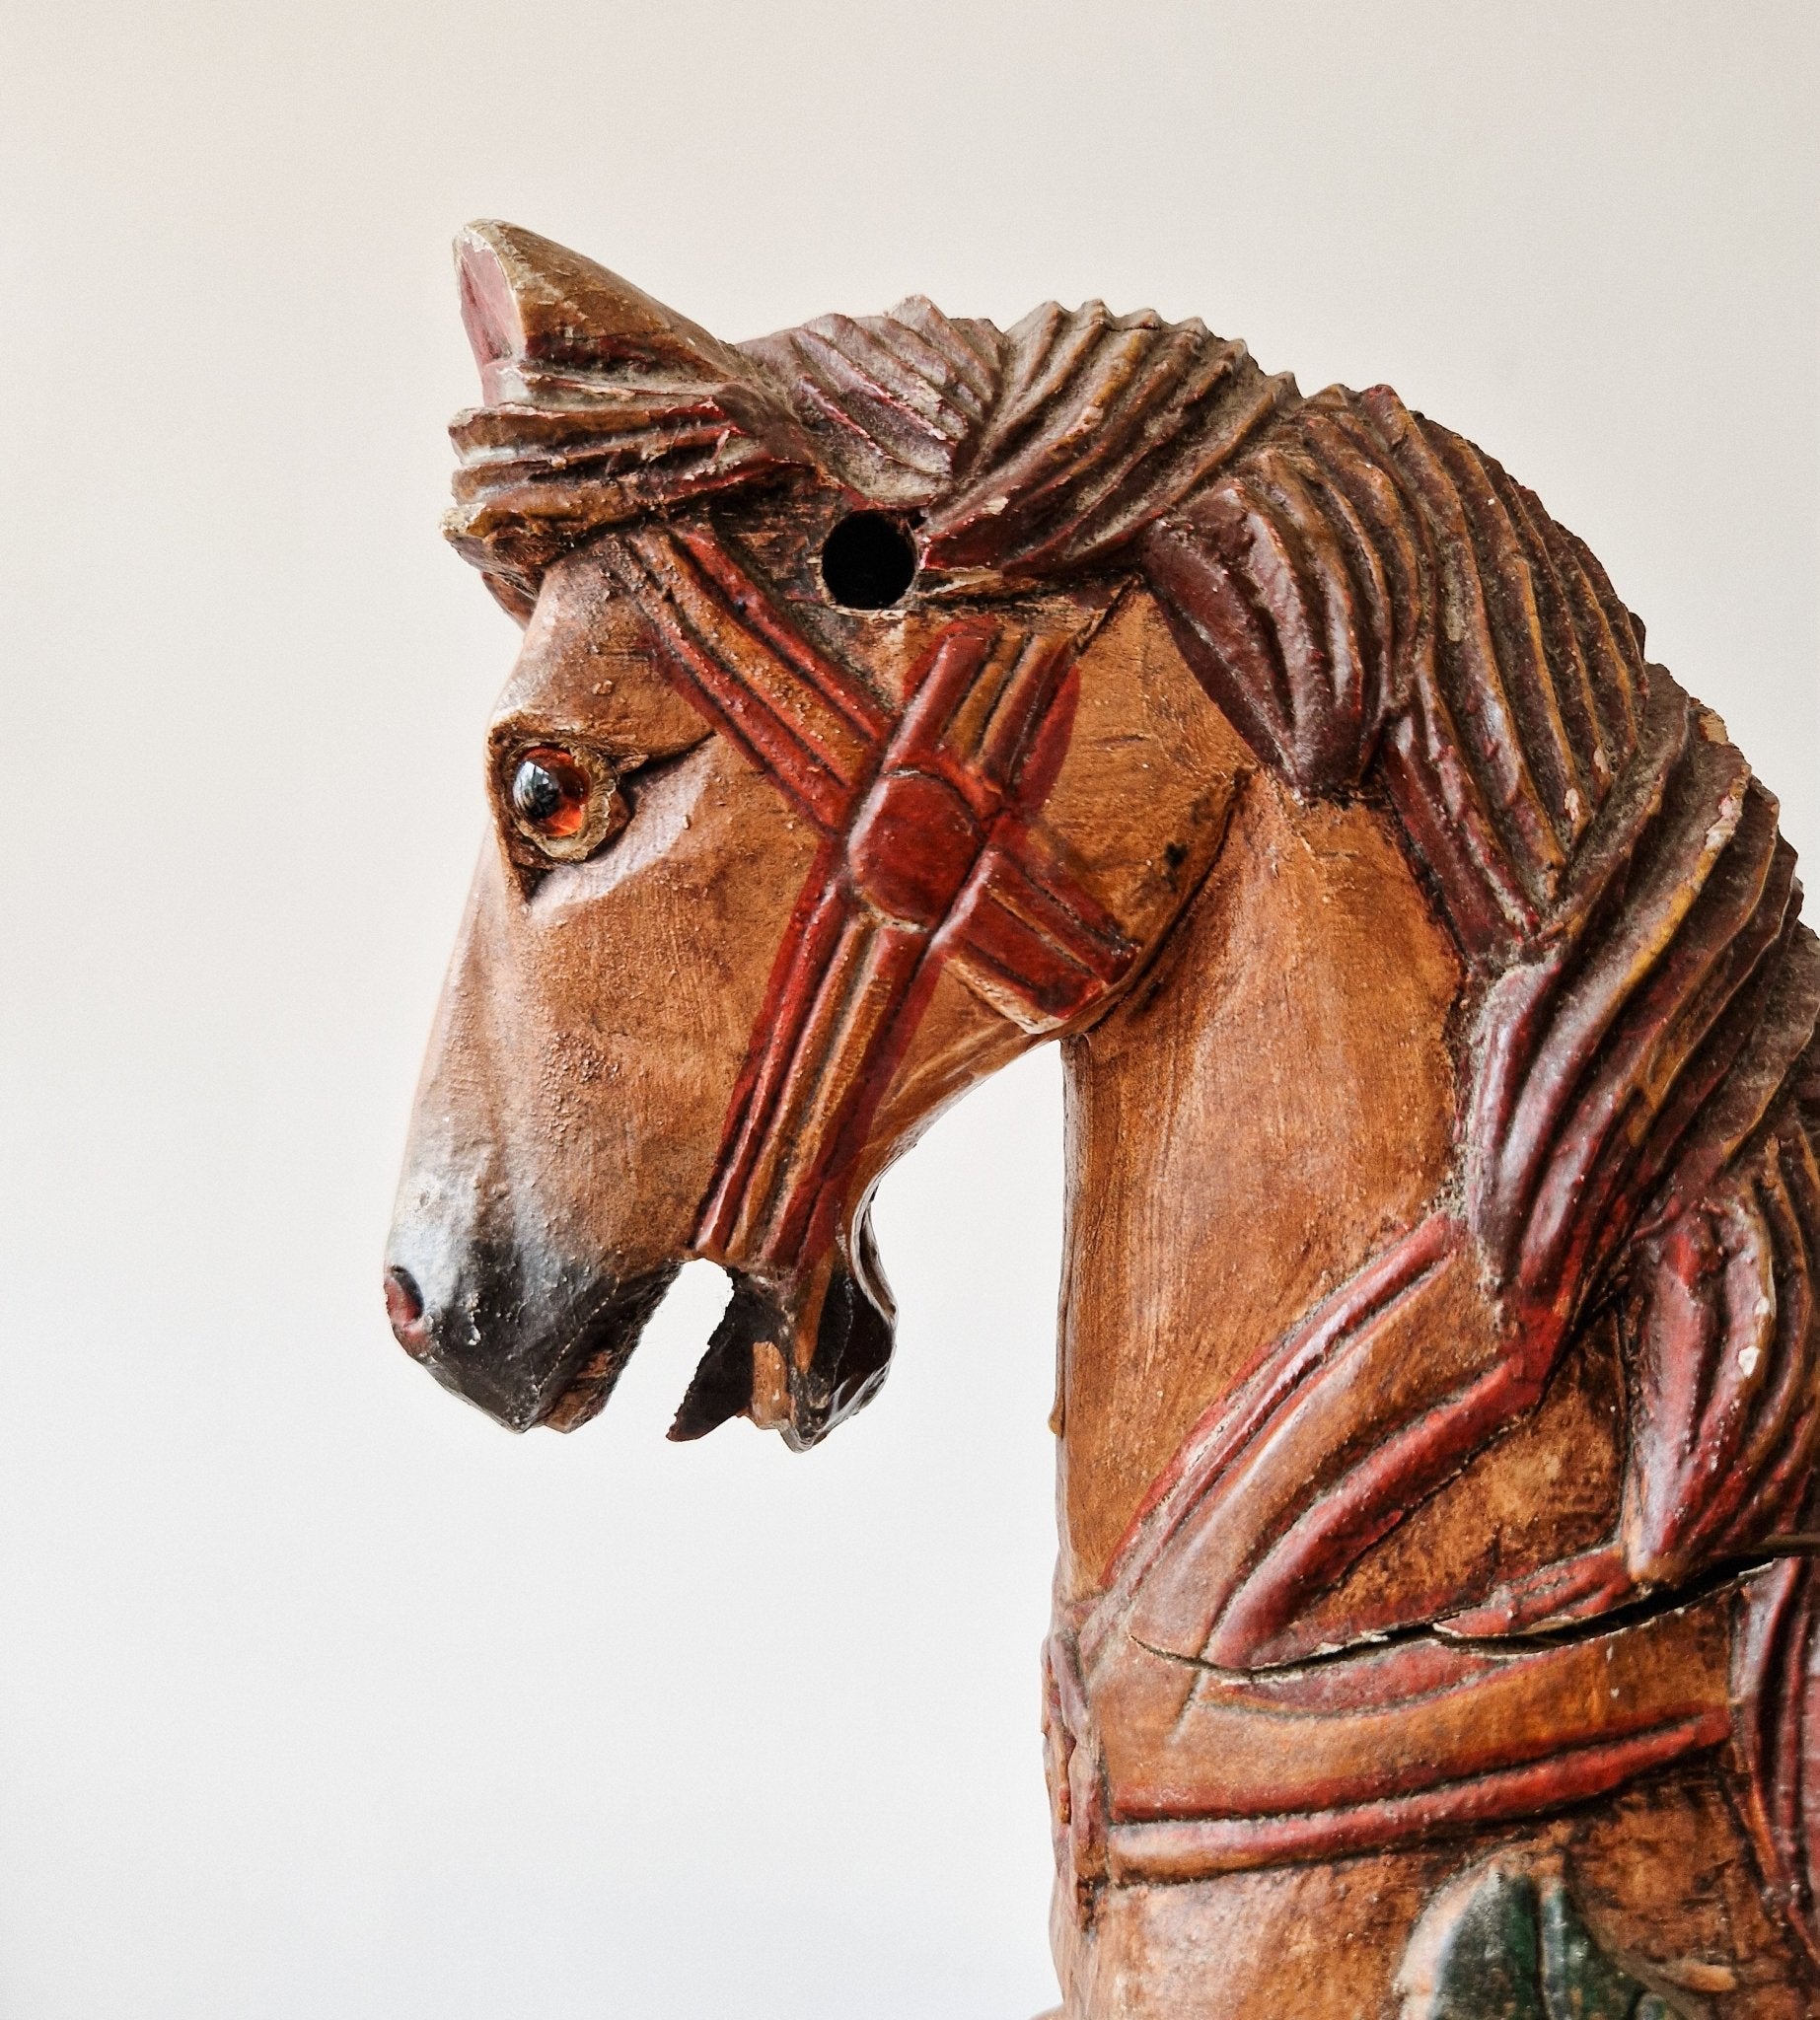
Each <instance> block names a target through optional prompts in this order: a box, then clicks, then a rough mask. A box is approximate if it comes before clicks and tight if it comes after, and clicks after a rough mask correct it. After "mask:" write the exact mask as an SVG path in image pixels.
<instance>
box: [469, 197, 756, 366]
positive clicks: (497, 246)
mask: <svg viewBox="0 0 1820 2020" xmlns="http://www.w3.org/2000/svg"><path fill="white" fill-rule="evenodd" d="M455 264H456V271H457V273H458V275H459V276H460V280H461V289H462V322H463V324H464V325H466V327H467V330H468V340H469V342H470V343H471V344H472V345H473V354H474V362H475V363H476V364H477V365H478V366H479V367H480V383H481V389H482V397H483V398H484V399H485V401H486V402H487V404H488V405H494V404H497V403H499V402H500V401H502V400H510V399H512V398H514V397H517V398H523V397H524V392H523V387H524V383H525V379H526V375H527V373H530V374H532V375H536V374H539V373H545V372H554V373H564V372H580V373H591V374H606V375H608V376H610V377H621V376H625V375H628V374H636V373H641V372H642V373H654V374H658V375H661V376H662V377H663V378H666V379H672V380H674V379H678V378H681V379H684V380H691V379H699V380H704V381H713V382H716V383H720V382H726V381H729V380H731V381H734V382H737V381H739V380H741V379H743V378H746V377H748V376H749V375H750V371H751V368H750V366H748V365H747V364H746V362H745V360H744V359H742V358H741V357H740V356H739V354H738V353H737V352H736V351H734V350H732V349H731V348H730V347H729V346H728V345H726V344H723V343H722V342H721V341H720V340H719V338H718V337H713V336H710V335H709V334H708V332H707V331H706V330H705V329H702V328H700V327H699V326H698V325H695V324H693V323H691V322H690V321H689V320H688V318H687V317H684V316H679V315H678V314H677V313H676V311H675V310H674V309H666V308H665V307H664V305H663V303H662V302H659V301H657V300H655V299H654V298H653V297H652V296H650V295H647V294H646V293H645V292H644V290H643V289H642V288H635V287H633V286H632V284H631V282H630V281H627V280H621V279H620V278H619V275H618V274H617V273H610V272H608V270H607V268H606V267H604V266H597V265H596V264H595V263H594V261H593V260H592V259H584V258H583V257H582V255H581V254H580V253H579V252H570V251H569V250H568V248H567V247H566V246H558V245H556V244H555V243H554V242H553V241H551V240H549V239H544V238H540V237H539V236H538V234H537V233H536V232H527V231H525V230H524V229H523V228H522V227H520V226H518V225H509V224H502V223H500V222H499V221H498V220H497V219H493V218H486V219H482V220H481V221H480V222H479V223H477V224H472V225H470V226H469V227H468V228H467V230H466V231H464V232H463V233H462V234H461V235H460V237H459V238H457V240H456V242H455Z"/></svg>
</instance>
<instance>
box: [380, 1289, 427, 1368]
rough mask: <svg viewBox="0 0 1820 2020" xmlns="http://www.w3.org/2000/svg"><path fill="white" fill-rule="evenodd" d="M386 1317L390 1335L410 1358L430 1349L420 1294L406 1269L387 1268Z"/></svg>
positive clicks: (415, 1357)
mask: <svg viewBox="0 0 1820 2020" xmlns="http://www.w3.org/2000/svg"><path fill="white" fill-rule="evenodd" d="M386 1317H387V1318H388V1319H390V1320H391V1322H392V1336H393V1338H394V1339H396V1340H397V1341H398V1343H399V1344H400V1346H401V1347H402V1348H403V1349H404V1351H405V1352H406V1353H407V1354H409V1355H410V1357H411V1358H412V1359H413V1360H421V1359H422V1358H423V1356H424V1355H425V1354H426V1353H428V1352H429V1350H430V1329H429V1326H428V1325H427V1324H426V1323H425V1320H424V1317H423V1293H422V1292H421V1291H420V1290H419V1289H418V1288H417V1279H416V1278H415V1277H414V1276H413V1275H412V1274H411V1273H410V1271H409V1270H408V1269H400V1268H397V1267H396V1266H395V1267H394V1268H391V1269H388V1270H387V1271H386Z"/></svg>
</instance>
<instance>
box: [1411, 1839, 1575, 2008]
mask: <svg viewBox="0 0 1820 2020" xmlns="http://www.w3.org/2000/svg"><path fill="white" fill-rule="evenodd" d="M1540 1949H1541V1942H1540V1936H1539V1930H1538V1924H1537V1920H1536V1883H1535V1881H1534V1880H1532V1879H1531V1878H1530V1877H1529V1875H1528V1874H1527V1873H1506V1872H1501V1871H1499V1870H1498V1869H1497V1868H1496V1867H1493V1868H1492V1871H1491V1872H1489V1873H1487V1874H1486V1876H1485V1878H1484V1879H1483V1880H1481V1881H1480V1883H1479V1885H1478V1886H1477V1887H1475V1888H1474V1889H1473V1891H1472V1893H1471V1894H1469V1895H1468V1896H1467V1898H1466V1901H1465V1902H1464V1903H1463V1904H1462V1906H1461V1908H1460V1912H1459V1913H1458V1915H1457V1916H1456V1917H1455V1919H1454V1924H1453V1927H1452V1928H1451V1929H1450V1930H1449V1931H1448V1934H1447V1937H1446V1940H1445V1942H1444V1943H1443V1945H1442V1948H1441V1953H1440V1956H1439V1958H1438V1959H1437V1960H1436V1965H1437V1968H1436V1971H1435V1975H1434V1998H1433V2002H1432V2003H1431V2004H1430V2005H1429V2007H1428V2011H1427V2016H1426V2020H1548V2011H1547V2008H1546V2007H1545V2006H1544V2005H1543V2003H1542V1984H1541V1980H1540V1978H1539V1977H1538V1975H1537V1971H1536V1962H1537V1956H1538V1953H1539V1951H1540Z"/></svg>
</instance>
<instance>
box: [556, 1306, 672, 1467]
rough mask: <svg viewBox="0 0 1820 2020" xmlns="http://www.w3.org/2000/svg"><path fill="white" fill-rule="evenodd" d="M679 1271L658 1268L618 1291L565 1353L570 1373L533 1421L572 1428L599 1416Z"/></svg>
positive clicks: (564, 1358)
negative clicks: (634, 1348) (633, 1350)
mask: <svg viewBox="0 0 1820 2020" xmlns="http://www.w3.org/2000/svg"><path fill="white" fill-rule="evenodd" d="M675 1277H676V1270H675V1268H674V1267H673V1268H669V1269H659V1270H655V1271H653V1272H652V1273H651V1274H650V1275H649V1276H642V1277H639V1278H637V1279H636V1280H635V1281H634V1282H631V1283H628V1284H623V1285H621V1286H620V1287H619V1289H618V1290H617V1291H616V1292H615V1293H614V1295H613V1296H612V1297H611V1298H610V1299H609V1300H608V1302H607V1303H606V1304H605V1305H604V1306H603V1307H602V1308H601V1310H600V1311H599V1312H598V1313H597V1314H596V1315H595V1317H594V1318H593V1319H591V1320H590V1321H589V1322H588V1324H587V1325H586V1326H585V1327H584V1328H583V1329H582V1331H581V1334H580V1335H579V1336H578V1337H577V1339H576V1340H575V1342H574V1344H573V1345H572V1346H571V1348H570V1349H569V1351H568V1353H567V1354H565V1355H564V1356H563V1361H564V1363H565V1372H566V1374H567V1379H566V1381H564V1382H563V1383H562V1386H561V1387H560V1388H559V1389H557V1390H556V1392H555V1395H554V1398H553V1400H552V1401H551V1402H550V1404H549V1405H548V1407H546V1409H545V1410H544V1411H543V1412H542V1414H541V1415H539V1416H537V1417H535V1418H534V1419H533V1422H535V1423H538V1424H541V1425H543V1426H544V1428H545V1429H546V1430H551V1431H573V1430H577V1429H579V1428H580V1426H581V1425H583V1424H585V1423H586V1422H587V1421H588V1420H589V1418H591V1417H596V1416H599V1414H600V1413H601V1411H602V1410H603V1409H604V1408H605V1407H607V1399H608V1398H609V1397H610V1396H611V1395H612V1394H613V1391H614V1385H615V1384H616V1383H617V1382H618V1381H619V1377H620V1375H621V1374H622V1373H623V1372H624V1369H625V1364H626V1362H627V1361H629V1360H630V1359H631V1357H632V1349H633V1347H635V1346H636V1345H637V1344H638V1341H639V1339H640V1338H641V1337H642V1336H643V1334H644V1329H645V1328H646V1326H648V1325H649V1324H650V1321H651V1315H652V1314H653V1313H654V1312H655V1311H656V1310H657V1308H658V1306H659V1305H660V1304H662V1303H663V1301H664V1293H665V1292H666V1291H667V1290H668V1289H669V1288H670V1285H671V1283H672V1282H673V1281H674V1280H675Z"/></svg>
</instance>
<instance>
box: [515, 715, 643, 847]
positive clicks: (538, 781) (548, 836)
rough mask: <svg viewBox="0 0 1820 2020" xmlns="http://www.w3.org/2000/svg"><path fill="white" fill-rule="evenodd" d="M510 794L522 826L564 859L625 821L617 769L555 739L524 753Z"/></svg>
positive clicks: (527, 834)
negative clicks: (601, 765) (607, 770)
mask: <svg viewBox="0 0 1820 2020" xmlns="http://www.w3.org/2000/svg"><path fill="white" fill-rule="evenodd" d="M506 799H507V801H508V802H509V804H510V806H511V809H512V819H513V821H514V823H515V824H516V825H517V828H518V830H519V832H520V833H521V834H522V835H524V836H525V838H526V839H527V840H528V841H531V842H534V843H535V844H536V845H537V847H538V848H539V849H540V850H541V851H542V852H543V853H544V854H545V855H547V856H553V857H555V858H556V860H557V861H558V862H571V861H576V860H578V859H579V858H581V857H582V856H585V855H591V854H592V853H593V851H594V850H595V849H597V848H598V847H599V846H600V845H601V843H602V842H603V841H605V840H606V839H607V836H608V835H609V834H610V833H612V832H614V831H615V830H617V829H619V828H620V827H623V826H624V821H623V818H622V817H623V814H624V811H625V810H624V807H623V805H622V803H621V801H620V797H619V792H618V790H617V789H616V783H615V780H614V779H613V777H612V776H611V774H608V773H605V772H603V771H602V770H600V769H599V768H598V767H597V766H595V765H591V764H589V763H588V762H586V761H585V760H584V759H583V758H582V757H578V756H577V755H576V753H575V752H573V751H565V750H563V749H562V748H561V747H560V746H559V745H555V744H539V745H537V746H535V747H534V748H533V749H532V750H529V751H524V752H521V753H520V754H519V757H518V761H517V763H516V764H514V766H513V767H512V776H511V782H510V784H509V785H508V786H507V788H506ZM616 817H619V818H616Z"/></svg>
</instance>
